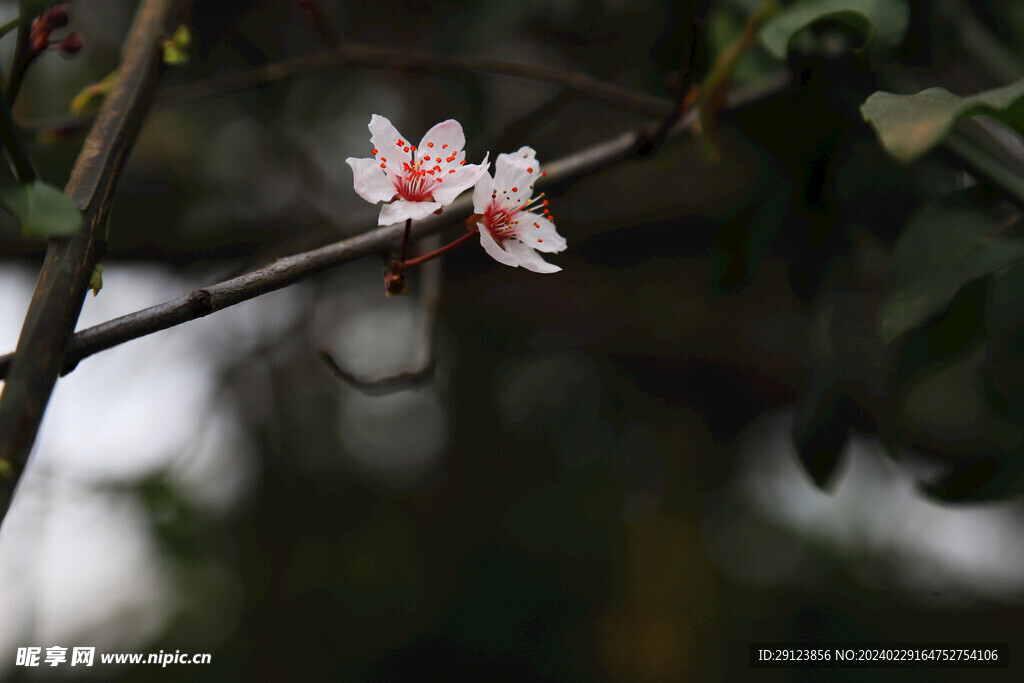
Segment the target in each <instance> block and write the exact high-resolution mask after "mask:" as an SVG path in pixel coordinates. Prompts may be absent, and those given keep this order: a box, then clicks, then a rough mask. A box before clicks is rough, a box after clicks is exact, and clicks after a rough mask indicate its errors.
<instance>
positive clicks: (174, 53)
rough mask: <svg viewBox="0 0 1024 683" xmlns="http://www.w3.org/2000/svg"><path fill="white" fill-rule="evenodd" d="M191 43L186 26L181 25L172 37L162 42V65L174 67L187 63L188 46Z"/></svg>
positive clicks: (190, 36) (190, 35)
mask: <svg viewBox="0 0 1024 683" xmlns="http://www.w3.org/2000/svg"><path fill="white" fill-rule="evenodd" d="M191 42H192V34H191V33H189V30H188V26H185V25H184V24H182V25H181V26H179V27H178V30H177V31H175V32H174V36H172V37H171V38H170V39H168V40H165V41H164V64H167V65H170V66H175V65H179V64H187V63H188V46H189V43H191Z"/></svg>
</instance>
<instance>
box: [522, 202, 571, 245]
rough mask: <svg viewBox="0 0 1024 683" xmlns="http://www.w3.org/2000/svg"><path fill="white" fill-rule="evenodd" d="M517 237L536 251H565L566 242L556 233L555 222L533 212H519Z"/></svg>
mask: <svg viewBox="0 0 1024 683" xmlns="http://www.w3.org/2000/svg"><path fill="white" fill-rule="evenodd" d="M518 220H519V226H518V229H517V230H516V237H518V238H519V239H520V240H521V241H522V242H523V243H524V244H526V245H527V246H529V247H531V248H533V249H536V250H537V251H546V252H548V253H552V254H556V253H558V252H560V251H565V247H566V246H567V245H568V242H566V241H565V238H564V237H562V236H561V235H559V234H558V230H557V229H556V228H555V224H554V223H552V222H551V221H550V220H549V219H547V218H545V217H544V216H540V215H538V214H535V213H529V212H527V213H521V214H519V216H518Z"/></svg>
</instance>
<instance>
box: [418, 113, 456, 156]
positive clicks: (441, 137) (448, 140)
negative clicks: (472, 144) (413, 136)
mask: <svg viewBox="0 0 1024 683" xmlns="http://www.w3.org/2000/svg"><path fill="white" fill-rule="evenodd" d="M465 146H466V135H465V133H463V132H462V124H460V123H459V122H458V121H456V120H455V119H448V120H447V121H442V122H441V123H439V124H437V125H436V126H434V127H433V128H431V129H430V130H428V131H427V134H426V135H424V136H423V139H422V140H420V146H419V147H417V148H416V151H417V153H419V154H420V155H423V154H428V155H430V157H431V158H434V157H435V156H440V157H441V158H445V157H450V156H451V155H453V154H458V153H459V152H461V151H462V148H463V147H465ZM454 161H455V162H456V163H457V162H458V161H459V159H454Z"/></svg>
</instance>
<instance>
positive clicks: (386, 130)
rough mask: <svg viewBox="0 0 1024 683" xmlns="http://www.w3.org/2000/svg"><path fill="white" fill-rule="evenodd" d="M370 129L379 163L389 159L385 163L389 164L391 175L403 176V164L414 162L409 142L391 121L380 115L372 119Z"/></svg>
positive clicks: (375, 115) (371, 139)
mask: <svg viewBox="0 0 1024 683" xmlns="http://www.w3.org/2000/svg"><path fill="white" fill-rule="evenodd" d="M368 128H369V129H370V142H371V143H372V144H373V147H374V149H376V150H377V153H376V154H375V155H374V156H375V157H376V158H377V160H378V162H383V161H384V159H387V162H385V163H387V166H388V168H387V170H388V172H389V174H391V175H401V173H402V162H403V161H412V149H411V145H410V143H409V141H408V140H406V139H405V138H403V137H402V134H401V133H399V132H398V129H397V128H395V127H394V126H393V125H391V121H389V120H388V119H386V118H385V117H383V116H381V115H380V114H374V115H373V116H371V117H370V125H369V126H368ZM407 150H408V151H407Z"/></svg>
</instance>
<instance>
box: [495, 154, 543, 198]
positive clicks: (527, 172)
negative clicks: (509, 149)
mask: <svg viewBox="0 0 1024 683" xmlns="http://www.w3.org/2000/svg"><path fill="white" fill-rule="evenodd" d="M536 155H537V153H536V152H534V151H533V149H532V148H530V147H522V148H520V150H519V151H518V152H516V153H515V154H499V155H498V160H497V161H496V162H495V164H494V187H495V188H496V189H497V191H498V194H499V195H500V196H507V197H509V198H510V199H511V201H513V202H515V200H517V199H520V200H522V201H523V202H525V201H526V200H527V199H529V198H530V196H531V195H532V194H533V184H534V183H535V182H536V181H537V178H539V177H540V164H539V163H538V162H537V156H536ZM513 188H514V189H515V191H513Z"/></svg>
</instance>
